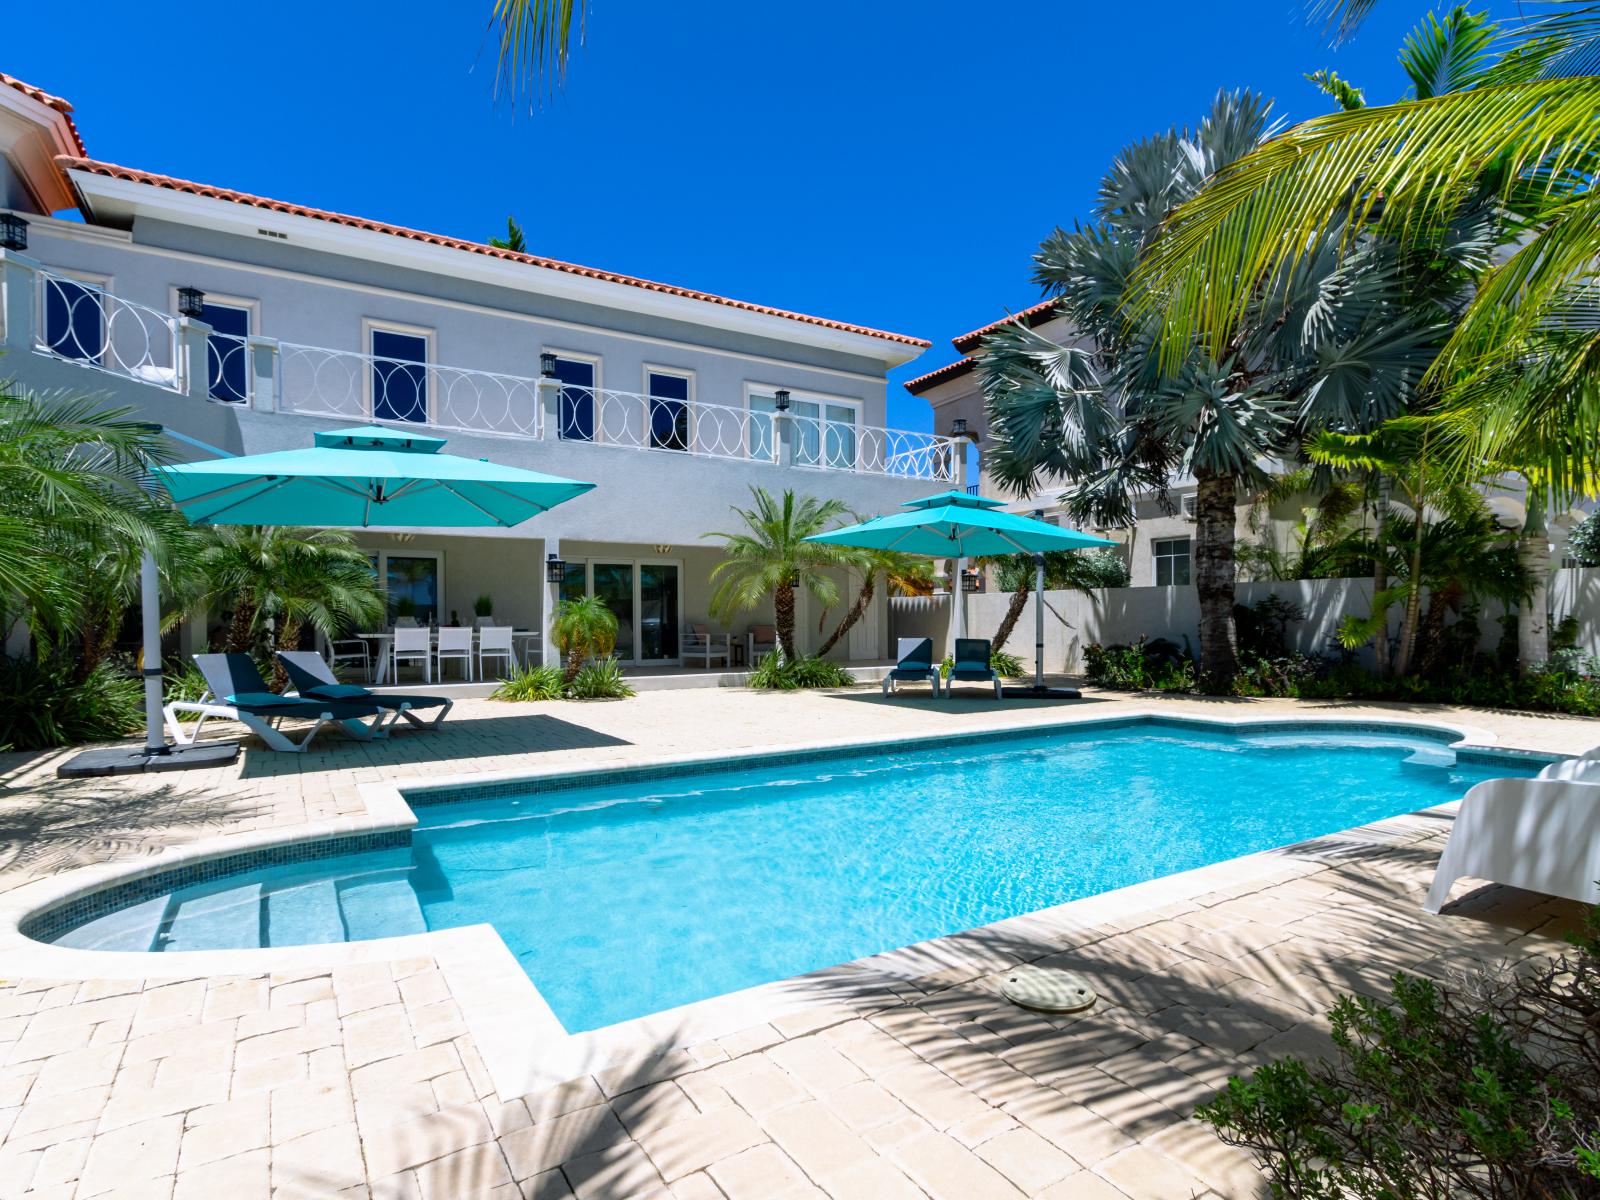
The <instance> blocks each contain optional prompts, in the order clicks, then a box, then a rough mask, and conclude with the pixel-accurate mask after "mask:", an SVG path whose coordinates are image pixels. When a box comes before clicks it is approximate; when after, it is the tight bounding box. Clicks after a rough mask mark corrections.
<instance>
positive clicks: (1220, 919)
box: [0, 690, 1600, 1200]
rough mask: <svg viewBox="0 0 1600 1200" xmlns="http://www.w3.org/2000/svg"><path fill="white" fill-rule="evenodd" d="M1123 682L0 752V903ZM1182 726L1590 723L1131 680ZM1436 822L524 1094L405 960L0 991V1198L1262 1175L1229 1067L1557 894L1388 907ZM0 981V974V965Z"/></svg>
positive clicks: (1514, 944)
mask: <svg viewBox="0 0 1600 1200" xmlns="http://www.w3.org/2000/svg"><path fill="white" fill-rule="evenodd" d="M1126 703H1127V701H1126V700H1125V699H1123V698H1119V697H1116V696H1111V695H1106V694H1097V695H1094V696H1092V697H1091V699H1090V700H1088V701H1086V702H1083V703H1081V704H1077V705H1037V706H1022V705H1015V704H1014V705H1012V706H1009V707H1007V706H1002V705H996V704H994V703H992V702H981V701H979V702H971V701H964V700H959V699H958V700H951V701H945V702H940V703H938V704H933V703H930V702H929V701H927V700H925V699H922V698H920V697H918V698H912V697H902V698H901V699H900V700H898V701H893V702H885V701H882V700H880V699H879V698H878V697H877V694H876V692H875V691H873V692H872V693H871V694H868V693H867V692H866V691H864V690H862V691H858V692H854V693H847V694H810V695H756V694H752V693H749V692H744V691H733V690H729V691H715V690H708V691H694V692H656V693H646V694H644V695H641V696H639V697H637V698H635V699H633V700H630V701H622V702H614V703H591V704H582V705H580V704H564V703H557V704H544V705H537V706H505V705H498V704H493V703H490V702H487V701H465V702H462V703H459V704H458V705H457V708H456V711H455V713H454V715H453V716H452V718H451V722H450V724H449V725H448V726H447V727H446V729H445V730H444V731H441V732H440V733H439V734H437V735H432V736H427V735H419V736H406V737H402V736H396V737H395V738H394V739H393V740H392V741H390V742H385V743H376V744H370V745H362V744H356V743H351V742H347V741H343V740H341V739H340V738H339V737H337V736H336V735H335V736H327V737H324V738H323V739H322V740H321V743H320V745H321V747H322V748H321V749H319V750H317V751H315V752H313V753H310V754H307V755H304V756H292V755H273V754H270V753H267V752H265V751H263V750H260V749H247V750H246V752H245V754H244V755H243V756H242V758H241V761H240V763H239V764H237V765H235V766H234V767H231V768H228V769H226V770H223V771H216V772H196V773H188V774H179V775H170V776H145V777H134V778H132V779H122V780H99V781H96V780H90V781H81V782H75V783H71V784H65V783H58V782H56V781H55V780H54V779H53V778H52V777H51V775H50V772H51V771H52V770H53V767H54V765H55V761H56V758H55V757H54V756H44V757H40V758H33V759H23V758H20V757H17V756H12V757H10V758H9V759H7V760H0V765H3V768H4V774H3V775H0V786H3V790H0V829H3V830H4V834H3V839H0V842H3V853H4V858H3V859H0V890H9V889H11V888H14V887H17V886H20V885H22V884H24V883H27V882H29V881H31V880H34V879H37V878H39V877H40V876H43V875H49V874H52V873H55V872H59V871H62V870H65V869H68V868H70V867H72V866H76V865H81V864H86V863H95V862H103V861H106V860H108V859H128V858H135V857H137V856H140V855H143V854H149V853H152V852H154V851H155V850H158V849H160V848H162V847H164V846H170V845H173V844H178V843H182V842H186V841H192V840H196V839H198V838H202V837H214V836H216V835H218V834H227V833H233V832H243V831H246V830H255V829H262V828H274V829H277V828H283V829H291V828H293V827H294V826H296V825H300V824H304V823H306V822H308V821H316V820H320V819H323V818H328V817H337V816H349V815H353V814H359V813H361V812H362V811H363V804H362V800H361V797H360V794H359V792H358V788H359V786H360V785H361V784H363V783H369V782H374V781H379V780H385V779H416V778H419V777H424V776H427V775H430V774H433V775H445V774H450V775H454V774H460V773H463V772H470V771H479V770H482V771H505V770H510V769H517V768H523V769H526V768H530V767H539V768H548V767H550V766H553V765H568V766H600V765H622V764H626V763H635V762H648V761H652V760H654V759H659V758H660V757H661V756H663V755H667V754H675V753H687V752H706V751H710V750H717V749H743V748H754V747H760V748H768V747H772V746H776V745H785V744H806V743H810V742H820V741H831V740H838V739H842V738H852V737H853V738H861V737H874V738H876V737H882V738H892V737H896V736H901V735H906V736H911V735H919V734H928V733H938V732H964V731H969V730H974V729H982V728H993V727H1001V726H1015V725H1021V724H1030V723H1033V724H1053V723H1057V722H1060V721H1063V720H1071V719H1073V717H1074V715H1075V714H1083V713H1091V712H1092V713H1095V714H1096V715H1099V714H1103V713H1104V712H1107V711H1110V710H1111V709H1112V708H1113V707H1114V706H1116V705H1119V704H1124V705H1125V704H1126ZM1138 703H1139V704H1140V706H1141V707H1160V708H1163V709H1171V710H1173V711H1175V712H1182V713H1192V714H1204V713H1207V712H1213V711H1215V712H1226V713H1228V714H1230V715H1235V716H1237V715H1244V713H1248V714H1250V715H1253V714H1255V713H1256V712H1260V713H1264V714H1265V713H1277V714H1282V713H1285V712H1293V713H1295V714H1299V715H1307V716H1324V715H1330V714H1331V715H1339V716H1373V717H1384V716H1390V717H1392V716H1396V715H1398V716H1402V717H1407V718H1410V719H1413V720H1416V719H1421V720H1427V719H1436V720H1443V721H1448V722H1452V723H1457V724H1463V725H1471V726H1477V727H1480V728H1484V729H1488V730H1491V731H1493V732H1494V733H1495V734H1496V735H1497V736H1498V738H1499V740H1500V743H1501V744H1502V745H1506V746H1513V747H1519V748H1524V749H1531V750H1546V751H1559V752H1567V753H1573V752H1578V751H1581V750H1584V749H1587V748H1588V747H1589V746H1591V745H1593V744H1594V743H1596V742H1597V741H1600V723H1596V722H1591V721H1581V720H1573V719H1565V718H1553V717H1537V716H1529V715H1507V714H1494V713H1488V712H1483V711H1478V710H1473V711H1452V710H1446V709H1432V708H1420V707H1418V708H1401V707H1388V706H1354V705H1343V704H1298V705H1296V704H1292V703H1288V702H1271V701H1260V702H1239V701H1232V702H1222V701H1218V702H1208V701H1196V700H1189V699H1163V700H1152V699H1150V698H1148V697H1141V698H1139V701H1138ZM1447 830H1448V820H1447V819H1442V818H1440V817H1438V816H1436V815H1434V816H1422V815H1419V816H1412V817H1405V818H1398V819H1396V820H1393V821H1388V822H1383V823H1381V824H1380V825H1378V826H1369V827H1367V828H1366V829H1364V830H1359V831H1349V832H1347V833H1344V834H1339V835H1334V836H1332V837H1329V838H1324V839H1320V840H1319V841H1318V842H1316V843H1313V844H1309V845H1307V846H1305V847H1301V848H1298V849H1297V852H1296V853H1293V854H1285V855H1283V856H1281V860H1280V861H1279V862H1278V863H1276V864H1274V868H1273V871H1272V873H1271V874H1270V875H1269V876H1267V877H1265V878H1254V879H1252V880H1250V881H1249V882H1241V883H1239V884H1238V885H1237V886H1234V887H1223V888H1221V889H1219V890H1215V891H1213V892H1211V893H1209V894H1205V895H1202V896H1199V897H1196V898H1194V899H1192V900H1187V901H1183V902H1179V903H1175V904H1169V905H1167V906H1165V907H1163V908H1160V909H1155V910H1151V911H1146V912H1141V913H1138V914H1137V915H1134V916H1129V917H1126V918H1119V919H1116V920H1113V921H1109V922H1106V923H1104V924H1102V925H1099V926H1096V927H1094V928H1093V929H1090V930H1088V931H1085V932H1082V933H1079V934H1077V935H1075V936H1074V937H1072V938H1071V939H1063V938H1061V937H1060V936H1059V934H1058V933H1052V932H1051V931H1050V930H1048V929H1044V928H1041V929H1040V930H1039V931H1038V932H1037V933H1036V934H1035V935H1028V934H1026V933H1022V934H1010V935H1008V936H1005V937H999V936H993V937H985V938H973V939H971V941H970V945H968V944H965V943H962V942H961V941H960V940H959V939H953V940H952V944H954V945H956V946H957V947H958V953H957V954H956V956H955V957H954V958H953V959H952V961H951V962H950V963H949V964H948V965H947V966H946V967H945V969H944V970H942V971H941V972H940V973H938V974H937V975H931V976H928V977H925V978H923V979H920V980H918V981H916V982H914V983H913V982H908V981H907V980H905V979H903V978H892V979H891V978H887V977H886V978H881V979H872V978H866V977H863V975H862V974H861V973H859V972H858V973H856V974H855V975H853V976H852V977H851V978H850V980H849V982H848V984H842V985H841V986H840V987H839V988H838V990H837V995H836V996H835V997H834V998H833V999H832V1001H831V1002H829V1003H827V1004H825V1005H822V1006H820V1007H817V1008H815V1009H812V1010H809V1011H804V1012H799V1013H792V1014H790V1015H788V1016H784V1017H781V1018H778V1019H775V1020H774V1021H773V1022H771V1023H770V1024H763V1025H759V1026H757V1027H755V1028H750V1029H746V1030H743V1031H741V1032H738V1033H736V1034H733V1035H731V1036H727V1037H722V1038H719V1039H716V1040H713V1041H708V1042H703V1043H699V1044H692V1045H687V1046H679V1045H677V1044H674V1043H673V1042H672V1041H670V1040H669V1041H668V1042H666V1043H664V1044H662V1045H661V1046H659V1047H656V1048H655V1050H654V1052H652V1053H650V1054H647V1055H641V1056H639V1058H638V1059H637V1061H633V1062H628V1063H624V1064H622V1065H619V1066H616V1067H613V1068H609V1069H606V1070H603V1071H599V1072H598V1073H596V1074H594V1075H588V1076H584V1077H582V1078H578V1079H574V1080H572V1081H570V1082H568V1083H566V1084H563V1085H562V1086H560V1087H557V1088H553V1089H549V1090H546V1091H543V1092H540V1093H537V1094H533V1095H528V1096H499V1095H496V1094H495V1090H494V1086H493V1084H492V1082H491V1080H490V1077H489V1073H488V1071H487V1070H486V1069H485V1067H484V1063H483V1061H482V1059H481V1057H480V1054H479V1051H478V1048H477V1047H476V1045H475V1044H474V1042H473V1039H472V1037H471V1036H470V1034H469V1033H468V1032H467V1029H466V1026H465V1023H464V1022H463V1020H462V1017H461V1013H460V1011H459V1008H458V1005H457V1000H456V998H455V997H453V996H452V995H451V994H450V990H449V986H448V984H447V982H446V979H445V976H444V974H443V973H442V972H441V971H440V970H439V969H438V967H437V966H436V964H435V962H434V961H433V960H432V959H429V958H425V957H417V958H408V959H405V960H399V961H391V962H378V963H364V964H360V965H354V966H349V967H342V968H336V969H333V970H330V971H303V972H285V973H278V974H257V975H235V976H229V977H226V978H205V979H182V978H179V979H160V980H146V981H138V980H134V981H129V980H109V979H98V980H97V979H86V980H85V979H73V980H62V979H18V978H10V979H6V980H5V981H4V982H3V983H0V1062H3V1063H4V1071H3V1073H0V1196H5V1197H12V1196H16V1197H23V1196H27V1197H61V1198H63V1200H65V1198H68V1197H77V1198H82V1200H89V1198H91V1197H96V1196H114V1197H118V1198H122V1197H161V1198H166V1197H172V1196H176V1197H181V1198H184V1200H188V1198H190V1197H226V1198H227V1200H249V1198H252V1197H258V1196H259V1197H269V1196H271V1197H327V1196H348V1197H374V1198H376V1197H385V1198H388V1197H394V1198H400V1197H420V1198H423V1200H436V1198H437V1200H455V1198H460V1197H470V1196H478V1195H483V1196H494V1197H518V1196H521V1197H535V1196H537V1197H569V1196H574V1195H575V1196H577V1197H583V1198H588V1197H605V1198H607V1200H611V1198H623V1197H634V1196H639V1197H646V1196H654V1197H673V1198H677V1200H715V1198H717V1197H727V1198H728V1200H743V1198H745V1197H760V1198H768V1197H772V1198H777V1197H800V1196H829V1197H836V1198H845V1197H858V1196H860V1197H870V1198H871V1200H892V1198H894V1197H900V1196H907V1197H915V1196H924V1195H926V1196H933V1197H947V1198H950V1200H958V1198H959V1200H976V1198H982V1197H991V1196H992V1197H1018V1196H1039V1197H1071V1198H1073V1200H1099V1198H1101V1197H1105V1198H1110V1200H1117V1198H1119V1197H1124V1198H1129V1200H1144V1198H1146V1197H1149V1198H1151V1200H1156V1198H1159V1200H1170V1198H1180V1200H1181V1198H1184V1197H1208V1198H1215V1197H1227V1198H1229V1200H1232V1198H1233V1197H1246V1196H1254V1195H1262V1194H1264V1187H1263V1185H1262V1182H1261V1179H1260V1177H1259V1175H1258V1174H1257V1173H1256V1171H1255V1169H1254V1168H1253V1166H1252V1165H1251V1164H1250V1163H1249V1162H1248V1161H1247V1160H1246V1159H1245V1158H1244V1156H1242V1155H1240V1154H1239V1153H1237V1152H1235V1151H1233V1150H1230V1149H1228V1148H1227V1147H1225V1146H1223V1145H1222V1144H1221V1143H1220V1142H1218V1141H1217V1140H1216V1139H1215V1138H1214V1137H1213V1136H1212V1135H1211V1133H1210V1132H1209V1131H1208V1130H1207V1129H1205V1128H1204V1127H1203V1126H1200V1125H1199V1124H1197V1123H1195V1122H1194V1121H1193V1120H1192V1119H1190V1115H1189V1114H1190V1113H1191V1111H1192V1109H1193V1107H1194V1105H1195V1104H1196V1103H1198V1102H1200V1101H1203V1100H1205V1099H1207V1098H1209V1096H1210V1095H1211V1094H1213V1092H1214V1091H1215V1089H1216V1088H1217V1087H1218V1086H1220V1085H1221V1084H1222V1083H1223V1082H1224V1081H1225V1080H1226V1078H1227V1076H1228V1074H1230V1073H1234V1072H1239V1071H1243V1070H1247V1069H1249V1068H1250V1067H1251V1066H1252V1065H1254V1064H1256V1063H1259V1062H1261V1061H1263V1060H1265V1059H1266V1058H1269V1057H1271V1056H1273V1055H1277V1054H1282V1053H1286V1052H1299V1051H1310V1052H1316V1051H1317V1050H1318V1049H1319V1048H1320V1047H1322V1046H1323V1045H1325V1038H1326V1035H1325V1024H1324V1021H1323V1019H1322V1014H1323V1013H1324V1011H1325V1009H1326V1007H1327V1005H1328V1004H1329V1002H1330V1001H1331V999H1332V998H1333V996H1334V995H1335V994H1336V993H1338V992H1340V991H1349V990H1356V991H1366V992H1371V993H1377V994H1381V993H1382V992H1383V990H1384V989H1385V987H1386V985H1387V981H1388V977H1389V976H1390V975H1391V974H1392V973H1393V972H1394V971H1395V970H1400V969H1404V970H1410V971H1417V972H1422V973H1426V974H1431V975H1437V976H1443V975H1446V974H1448V973H1449V972H1450V971H1451V970H1453V969H1458V968H1460V967H1463V966H1465V965H1468V964H1469V963H1470V962H1471V961H1472V960H1474V959H1498V958H1504V957H1521V956H1526V955H1532V954H1539V953H1544V952H1547V951H1550V950H1553V949H1555V948H1556V946H1557V944H1558V942H1557V938H1558V935H1559V933H1560V932H1561V931H1562V930H1563V929H1564V928H1566V927H1567V925H1568V924H1570V923H1571V921H1572V920H1573V918H1574V916H1575V914H1576V906H1574V905H1570V904H1566V903H1563V902H1559V901H1552V900H1547V899H1543V898H1541V897H1536V896H1531V895H1529V894H1527V893H1521V892H1516V891H1513V890H1510V889H1505V888H1483V889H1480V890H1478V891H1476V892H1472V893H1470V894H1463V893H1462V892H1459V891H1458V895H1461V896H1463V898H1462V899H1461V900H1458V902H1457V903H1456V904H1455V905H1453V906H1452V907H1450V908H1448V909H1447V910H1446V912H1445V913H1444V915H1442V916H1440V917H1429V916H1427V915H1426V914H1424V913H1422V912H1421V910H1420V908H1419V907H1418V903H1419V901H1420V898H1421V895H1422V893H1423V891H1424V890H1425V888H1426V885H1427V882H1428V881H1429V879H1430V878H1431V875H1432V869H1433V865H1434V863H1435V861H1436V859H1437V856H1438V853H1439V849H1440V847H1441V845H1442V841H1443V837H1444V835H1445V833H1446V832H1447ZM1034 960H1043V961H1046V962H1048V963H1052V964H1055V963H1059V964H1063V965H1071V966H1074V967H1077V968H1079V969H1082V970H1084V971H1086V972H1087V973H1089V974H1090V975H1091V976H1092V977H1093V979H1094V981H1095V983H1096V985H1097V987H1098V988H1099V990H1100V992H1101V996H1102V999H1101V1001H1100V1003H1099V1004H1098V1005H1096V1006H1095V1007H1094V1008H1093V1009H1092V1010H1090V1011H1089V1012H1088V1013H1086V1014H1083V1015H1080V1016H1077V1017H1073V1018H1063V1019H1047V1018H1043V1017H1038V1016H1033V1015H1030V1014H1027V1013H1025V1012H1023V1011H1022V1010H1019V1009H1016V1008H1014V1007H1012V1006H1010V1005H1008V1004H1006V1003H1005V1002H1004V1001H1002V1000H1001V999H1000V998H999V997H998V995H997V993H996V989H995V978H994V977H995V974H996V972H998V971H1001V970H1003V969H1004V968H1005V967H1006V966H1007V965H1009V964H1011V963H1014V962H1017V961H1034ZM5 974H6V966H5V963H4V962H0V977H3V976H4V975H5Z"/></svg>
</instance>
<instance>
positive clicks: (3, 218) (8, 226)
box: [0, 212, 28, 250]
mask: <svg viewBox="0 0 1600 1200" xmlns="http://www.w3.org/2000/svg"><path fill="white" fill-rule="evenodd" d="M27 248H28V223H27V222H26V221H24V220H23V219H22V218H21V217H19V216H17V214H16V213H12V212H8V213H0V249H5V250H26V249H27Z"/></svg>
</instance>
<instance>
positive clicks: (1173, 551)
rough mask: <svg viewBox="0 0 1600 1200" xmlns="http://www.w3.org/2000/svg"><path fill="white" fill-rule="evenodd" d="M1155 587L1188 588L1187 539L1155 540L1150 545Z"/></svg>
mask: <svg viewBox="0 0 1600 1200" xmlns="http://www.w3.org/2000/svg"><path fill="white" fill-rule="evenodd" d="M1150 553H1151V556H1152V557H1153V558H1154V559H1155V564H1156V586H1157V587H1188V586H1189V539H1188V538H1157V539H1156V540H1155V541H1153V542H1151V543H1150Z"/></svg>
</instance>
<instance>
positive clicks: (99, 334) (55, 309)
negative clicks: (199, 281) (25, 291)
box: [34, 270, 182, 390]
mask: <svg viewBox="0 0 1600 1200" xmlns="http://www.w3.org/2000/svg"><path fill="white" fill-rule="evenodd" d="M38 278H39V286H38V293H37V295H38V305H39V307H38V310H37V312H36V314H35V319H34V330H35V331H36V332H35V348H36V349H37V350H39V351H40V352H42V353H45V354H49V355H52V356H54V357H56V358H64V359H69V360H71V361H73V362H77V363H81V364H83V365H84V366H87V367H96V368H98V369H100V370H103V371H110V372H111V373H113V374H115V375H124V376H126V377H127V378H129V379H137V380H139V381H140V382H142V383H153V384H156V385H158V386H160V387H165V388H171V389H173V390H178V389H179V388H180V387H181V386H182V385H181V382H180V380H179V379H178V362H179V354H178V318H177V317H174V316H171V315H169V314H167V313H164V312H158V311H157V310H156V309H153V308H147V307H146V306H145V305H143V304H137V303H135V302H134V301H132V300H124V299H123V298H122V297H120V296H114V295H112V294H111V293H110V292H107V291H105V290H103V289H102V288H99V287H97V286H96V285H94V284H93V283H89V282H87V281H86V280H81V279H73V278H71V277H70V276H66V275H57V274H55V273H54V272H51V271H44V270H41V271H39V273H38Z"/></svg>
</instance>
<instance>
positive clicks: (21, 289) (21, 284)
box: [0, 250, 39, 352]
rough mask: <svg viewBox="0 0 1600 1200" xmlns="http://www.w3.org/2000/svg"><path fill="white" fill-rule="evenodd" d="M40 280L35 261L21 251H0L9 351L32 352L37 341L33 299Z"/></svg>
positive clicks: (1, 322) (1, 320) (0, 317)
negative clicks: (34, 327)
mask: <svg viewBox="0 0 1600 1200" xmlns="http://www.w3.org/2000/svg"><path fill="white" fill-rule="evenodd" d="M38 278H39V264H38V262H37V261H36V260H34V259H32V258H29V257H28V256H27V255H26V254H24V253H22V252H21V251H20V250H0V326H3V328H4V331H5V341H4V345H5V346H7V347H8V348H9V349H12V350H26V351H30V352H31V351H32V350H33V346H34V342H35V341H36V340H37V339H36V337H35V334H34V329H33V319H34V299H33V298H34V292H35V290H36V289H37V287H38V284H37V280H38Z"/></svg>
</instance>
